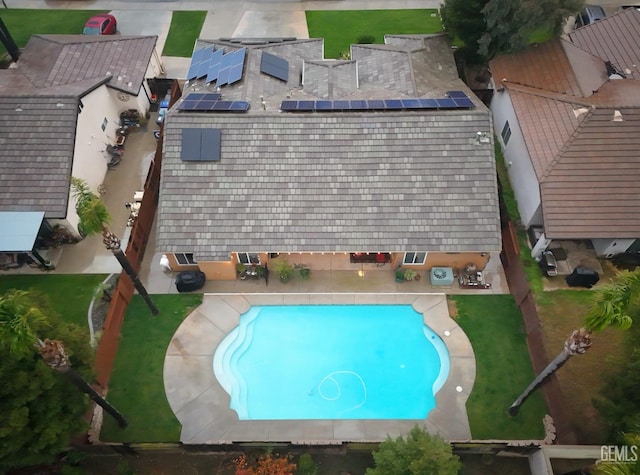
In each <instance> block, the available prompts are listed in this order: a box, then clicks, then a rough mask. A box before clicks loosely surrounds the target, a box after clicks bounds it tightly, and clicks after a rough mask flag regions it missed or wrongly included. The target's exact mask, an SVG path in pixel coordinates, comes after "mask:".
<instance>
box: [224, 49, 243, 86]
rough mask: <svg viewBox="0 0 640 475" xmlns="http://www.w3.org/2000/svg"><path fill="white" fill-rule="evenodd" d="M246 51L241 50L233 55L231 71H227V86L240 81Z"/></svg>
mask: <svg viewBox="0 0 640 475" xmlns="http://www.w3.org/2000/svg"><path fill="white" fill-rule="evenodd" d="M245 54H246V49H245V48H242V49H239V50H237V51H235V52H234V53H233V57H232V58H231V59H232V61H233V62H232V66H231V71H229V81H228V84H233V83H234V82H238V81H240V79H242V71H243V69H244V57H245Z"/></svg>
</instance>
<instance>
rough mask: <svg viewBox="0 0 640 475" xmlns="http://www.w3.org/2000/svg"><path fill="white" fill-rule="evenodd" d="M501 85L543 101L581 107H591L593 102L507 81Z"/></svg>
mask: <svg viewBox="0 0 640 475" xmlns="http://www.w3.org/2000/svg"><path fill="white" fill-rule="evenodd" d="M501 84H502V85H503V86H505V87H506V88H507V89H510V90H513V91H517V92H521V93H523V94H529V95H531V96H538V97H542V98H545V99H552V100H556V101H560V102H566V103H569V104H577V105H582V106H587V107H591V106H593V102H591V101H587V100H585V98H581V97H578V96H572V95H569V94H563V93H561V92H553V91H549V90H546V89H541V88H537V87H533V86H525V85H524V84H519V83H514V82H509V81H508V80H507V81H501Z"/></svg>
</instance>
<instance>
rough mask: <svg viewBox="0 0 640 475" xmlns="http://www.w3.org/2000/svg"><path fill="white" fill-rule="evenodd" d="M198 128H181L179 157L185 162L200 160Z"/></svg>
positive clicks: (199, 133)
mask: <svg viewBox="0 0 640 475" xmlns="http://www.w3.org/2000/svg"><path fill="white" fill-rule="evenodd" d="M200 139H201V132H200V129H182V149H181V151H180V158H181V159H182V160H183V161H185V162H196V161H200V148H201V144H200Z"/></svg>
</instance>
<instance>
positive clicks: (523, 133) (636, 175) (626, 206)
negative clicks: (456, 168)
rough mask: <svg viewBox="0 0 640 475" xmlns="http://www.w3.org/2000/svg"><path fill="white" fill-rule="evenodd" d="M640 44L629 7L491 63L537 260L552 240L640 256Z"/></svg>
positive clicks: (498, 117) (495, 105)
mask: <svg viewBox="0 0 640 475" xmlns="http://www.w3.org/2000/svg"><path fill="white" fill-rule="evenodd" d="M634 38H635V39H634ZM638 40H640V12H639V11H637V10H636V9H629V10H625V11H624V12H622V13H619V14H616V15H613V16H611V17H607V18H606V19H603V20H601V21H599V22H596V23H594V24H593V25H589V26H585V27H583V28H580V29H579V30H576V31H575V32H573V33H571V34H570V35H569V37H568V38H567V39H559V38H556V39H552V40H550V41H548V42H546V43H544V44H540V45H536V46H534V47H531V48H529V49H528V50H527V51H525V52H523V53H521V54H515V55H504V56H499V57H497V58H495V59H494V60H492V61H491V63H490V68H491V72H492V75H493V82H494V85H495V89H496V93H495V94H494V97H493V100H492V102H491V109H492V112H493V122H494V126H495V129H496V134H497V135H498V137H499V141H500V143H501V145H502V148H503V150H504V156H505V162H506V164H507V167H508V171H509V179H510V181H511V184H512V186H513V189H514V192H515V196H516V199H517V201H518V209H519V211H520V216H521V219H522V224H523V225H524V226H525V227H526V228H527V229H529V230H530V231H532V232H531V233H530V234H531V235H534V236H535V240H537V242H534V244H535V246H534V255H536V256H539V255H540V254H541V253H542V251H543V250H545V249H546V248H548V247H549V245H550V244H551V241H552V240H557V241H561V240H584V241H591V243H592V244H593V247H594V249H595V251H596V253H597V254H598V255H599V256H608V257H611V256H613V255H615V254H618V253H621V252H625V251H626V252H638V251H640V220H639V219H638V216H640V194H639V192H638V183H639V182H640V81H638V80H637V78H638V70H637V66H636V65H637V64H640V63H638V60H639V59H640V58H639V56H640V47H639V46H638V44H639V43H638ZM630 42H631V43H633V44H630Z"/></svg>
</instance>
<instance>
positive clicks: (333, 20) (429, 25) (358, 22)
mask: <svg viewBox="0 0 640 475" xmlns="http://www.w3.org/2000/svg"><path fill="white" fill-rule="evenodd" d="M306 17H307V26H308V28H309V38H324V56H325V58H338V57H340V53H343V52H348V51H349V47H350V46H351V44H352V43H356V42H357V40H358V37H360V36H362V35H371V36H373V37H374V38H375V42H376V43H380V44H383V43H384V35H386V34H426V33H438V32H440V31H442V24H441V23H440V16H439V15H438V11H437V10H364V11H360V10H340V11H307V12H306Z"/></svg>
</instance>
